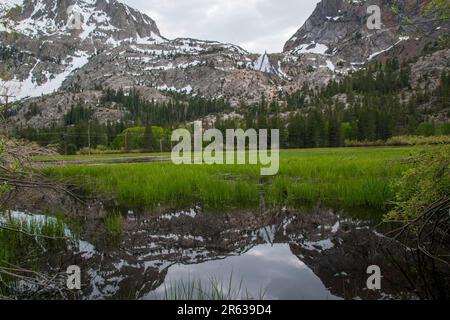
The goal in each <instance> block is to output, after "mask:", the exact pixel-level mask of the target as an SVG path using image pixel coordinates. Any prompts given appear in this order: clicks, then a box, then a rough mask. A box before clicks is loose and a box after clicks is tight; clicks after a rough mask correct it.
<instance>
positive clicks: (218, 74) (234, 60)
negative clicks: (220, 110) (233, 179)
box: [0, 0, 449, 128]
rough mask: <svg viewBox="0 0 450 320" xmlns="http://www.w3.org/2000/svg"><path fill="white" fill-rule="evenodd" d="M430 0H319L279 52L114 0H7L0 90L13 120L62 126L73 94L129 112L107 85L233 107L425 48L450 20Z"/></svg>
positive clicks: (108, 114) (106, 109) (440, 64)
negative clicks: (178, 33) (191, 31)
mask: <svg viewBox="0 0 450 320" xmlns="http://www.w3.org/2000/svg"><path fill="white" fill-rule="evenodd" d="M428 2H429V0H406V1H399V0H390V1H387V0H373V1H351V0H323V1H322V2H320V3H319V4H318V5H317V7H316V10H315V11H314V13H313V14H312V15H311V17H310V18H309V19H308V20H307V21H306V23H305V24H304V25H303V26H302V27H301V29H299V31H298V32H297V33H296V34H295V35H294V36H293V37H292V38H291V39H290V40H289V41H288V42H287V43H286V45H285V48H284V51H283V52H282V53H278V54H263V55H260V54H253V53H250V52H247V51H246V50H244V49H243V48H240V47H239V46H236V45H233V44H224V43H219V42H214V41H201V40H196V39H190V38H178V39H174V40H169V39H167V38H165V37H164V36H163V35H161V33H160V31H159V29H158V27H157V25H156V23H155V21H153V20H152V19H151V18H150V17H148V16H147V15H145V14H142V13H140V12H139V11H137V10H135V9H133V8H130V7H129V6H127V5H125V4H122V3H120V2H118V1H116V0H7V2H6V4H4V3H2V4H1V5H0V6H1V7H0V12H1V13H0V14H1V15H2V16H5V15H8V17H9V18H10V19H11V20H12V21H13V22H14V23H13V24H12V25H10V26H4V25H3V26H0V32H2V44H1V47H0V77H1V79H0V85H1V91H2V92H0V94H2V95H9V96H11V97H10V98H9V101H15V102H16V103H15V105H14V106H13V108H12V109H11V110H10V114H9V116H10V119H11V123H12V124H13V125H14V126H16V127H17V126H19V127H34V128H41V127H49V126H53V125H62V124H63V119H64V114H65V113H67V111H68V110H69V109H70V107H71V106H72V105H74V104H80V103H81V104H85V105H89V106H93V107H95V113H94V117H95V118H97V119H98V120H99V121H101V122H107V121H118V120H120V119H122V118H123V117H124V115H125V113H126V111H125V110H124V109H123V108H122V107H121V106H120V105H117V104H114V103H111V104H102V103H100V98H101V96H102V90H103V89H106V88H111V89H115V90H118V89H124V90H125V91H126V90H128V89H131V88H134V89H136V90H138V91H139V92H140V94H141V95H142V96H143V97H144V98H146V99H148V100H151V99H154V100H156V101H166V100H168V99H170V96H169V95H168V92H170V91H176V92H184V93H186V94H192V95H194V94H195V95H202V96H205V97H210V98H218V97H223V98H225V99H227V100H229V101H230V103H231V105H232V106H233V107H235V108H236V109H237V110H238V109H239V107H240V102H241V101H245V102H247V103H251V102H255V101H258V100H259V99H260V98H261V96H265V97H266V98H268V99H272V98H277V97H280V96H282V95H283V94H284V93H290V92H293V91H295V90H297V89H299V88H301V87H303V86H304V85H305V84H308V85H310V86H313V87H316V86H317V87H320V86H323V85H325V84H326V83H328V81H330V79H333V78H335V79H336V78H339V77H342V76H343V75H346V74H347V73H348V72H349V71H352V70H355V69H357V68H361V67H363V66H364V65H365V64H366V63H367V62H369V61H371V60H373V59H385V58H386V57H388V56H389V55H390V54H395V56H396V57H400V59H404V60H405V61H407V60H408V59H413V58H415V57H418V56H422V55H423V50H424V48H425V47H426V46H427V44H428V43H429V42H430V41H432V39H433V37H438V36H439V34H441V33H446V32H447V31H448V25H444V24H443V23H439V22H429V21H426V20H423V19H425V18H423V8H424V6H426V4H427V3H428ZM393 3H395V4H397V5H398V7H399V10H400V11H401V13H402V14H403V15H407V16H408V17H411V19H412V20H413V21H415V22H418V23H421V25H423V26H425V28H426V30H428V33H427V36H426V37H421V36H420V35H416V36H415V37H414V38H412V37H411V36H409V35H410V34H412V32H414V30H413V29H411V28H412V27H410V26H409V24H405V23H404V22H402V19H400V18H399V17H398V16H396V15H394V14H393V13H392V11H391V10H390V5H392V4H393ZM370 4H378V5H379V6H380V7H381V8H382V11H383V15H382V16H383V25H382V29H381V30H368V29H367V27H366V19H367V6H368V5H370ZM14 5H18V6H14ZM71 6H73V8H74V9H73V11H72V12H78V13H79V14H80V16H81V22H82V24H81V28H80V29H71V28H69V27H68V26H67V21H70V19H71V16H70V14H69V13H70V12H69V11H68V9H69V7H71ZM5 33H9V34H10V35H9V36H8V37H6V38H5V37H3V36H4V34H5ZM430 34H432V35H433V37H430ZM448 56H449V55H448V52H446V51H445V52H441V53H440V54H439V52H438V53H437V54H434V55H433V56H431V57H430V58H427V59H426V61H421V62H417V61H415V63H416V64H417V63H419V65H418V66H417V68H416V69H417V70H421V72H420V76H422V74H424V73H429V74H431V77H427V78H428V79H430V78H431V79H435V78H436V73H437V71H439V70H440V71H442V68H448ZM408 61H409V60H408ZM427 61H428V62H427ZM430 61H431V62H430ZM427 63H428V64H429V65H430V67H431V69H430V68H425V67H424V64H425V65H426V64H427ZM439 75H440V72H439V73H438V75H437V77H439ZM417 77H418V79H421V78H419V74H417ZM417 81H418V82H419V80H417ZM429 81H430V80H429ZM420 85H421V84H420V83H417V86H420ZM31 109H33V110H35V109H38V112H30V110H31Z"/></svg>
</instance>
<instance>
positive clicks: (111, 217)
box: [104, 211, 123, 239]
mask: <svg viewBox="0 0 450 320" xmlns="http://www.w3.org/2000/svg"><path fill="white" fill-rule="evenodd" d="M104 225H105V229H106V232H107V234H108V235H109V236H110V237H112V238H114V239H118V238H120V236H121V235H122V233H123V216H122V214H121V213H120V212H117V211H113V212H110V213H108V214H107V215H106V217H105V218H104Z"/></svg>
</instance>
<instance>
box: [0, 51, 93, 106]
mask: <svg viewBox="0 0 450 320" xmlns="http://www.w3.org/2000/svg"><path fill="white" fill-rule="evenodd" d="M68 60H70V61H68ZM88 61H89V55H88V54H87V53H86V52H82V51H77V52H76V53H75V55H74V56H69V57H68V59H66V61H64V62H63V64H64V65H65V66H66V67H65V69H64V71H63V72H62V73H59V74H56V75H54V74H50V73H49V72H48V71H45V72H44V75H45V76H46V78H47V81H46V82H45V83H43V84H37V83H36V81H35V79H34V76H33V72H34V70H35V69H36V67H37V66H38V65H39V63H41V62H40V61H37V62H36V64H35V65H34V66H33V68H32V69H31V70H30V72H29V75H28V78H27V79H25V80H23V81H20V80H17V79H16V78H14V79H12V80H9V81H3V80H0V87H1V89H0V91H3V92H1V93H2V94H8V95H11V96H13V97H12V99H10V101H17V100H21V99H25V98H32V97H40V96H42V95H46V94H51V93H53V92H55V91H57V90H59V88H60V87H61V86H62V84H63V82H64V81H65V80H66V79H67V78H68V77H69V76H70V75H71V74H72V72H74V71H75V70H77V69H79V68H81V67H83V66H84V65H85V64H87V63H88Z"/></svg>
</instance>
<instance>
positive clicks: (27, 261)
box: [0, 213, 66, 296]
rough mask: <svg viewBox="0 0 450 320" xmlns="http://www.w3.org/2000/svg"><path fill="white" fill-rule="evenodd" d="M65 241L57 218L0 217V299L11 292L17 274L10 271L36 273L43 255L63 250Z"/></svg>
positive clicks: (4, 215)
mask: <svg viewBox="0 0 450 320" xmlns="http://www.w3.org/2000/svg"><path fill="white" fill-rule="evenodd" d="M65 240H66V239H65V225H64V223H63V222H62V221H60V220H59V219H56V218H53V217H45V218H41V217H39V218H34V217H30V218H25V217H15V216H11V215H10V214H9V213H7V214H2V215H0V296H9V295H11V294H13V293H14V290H15V286H16V281H17V279H18V278H17V276H18V275H17V274H14V272H13V270H15V269H18V268H19V269H20V270H29V272H35V271H37V270H39V267H40V264H41V263H42V259H43V254H44V253H56V252H60V251H61V250H64V249H65V246H66V241H65ZM19 276H20V275H19Z"/></svg>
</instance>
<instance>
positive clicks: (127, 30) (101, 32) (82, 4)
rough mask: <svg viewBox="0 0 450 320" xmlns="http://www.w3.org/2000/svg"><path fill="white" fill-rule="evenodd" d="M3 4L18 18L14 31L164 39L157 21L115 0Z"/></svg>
mask: <svg viewBox="0 0 450 320" xmlns="http://www.w3.org/2000/svg"><path fill="white" fill-rule="evenodd" d="M3 7H4V8H3V11H5V10H9V11H10V15H11V17H12V19H13V20H14V21H15V22H16V23H15V25H14V31H15V32H18V33H20V34H22V35H25V36H28V37H32V38H40V39H42V38H45V37H55V36H59V37H61V38H64V37H71V38H74V36H76V37H78V38H79V40H81V41H83V40H88V41H96V40H102V41H106V42H107V43H112V44H113V43H117V42H118V41H123V40H126V39H134V40H138V41H149V40H153V41H156V40H162V37H161V35H160V32H159V30H158V27H157V26H156V23H155V21H153V20H152V19H151V18H150V17H149V16H147V15H145V14H142V13H141V12H139V11H137V10H135V9H133V8H131V7H129V6H127V5H125V4H123V3H121V2H118V1H116V0H67V1H63V0H7V2H6V4H5V5H4V6H3ZM0 10H1V9H0ZM4 29H5V28H4Z"/></svg>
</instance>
